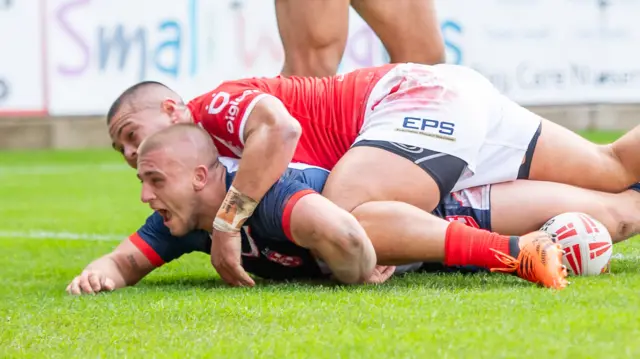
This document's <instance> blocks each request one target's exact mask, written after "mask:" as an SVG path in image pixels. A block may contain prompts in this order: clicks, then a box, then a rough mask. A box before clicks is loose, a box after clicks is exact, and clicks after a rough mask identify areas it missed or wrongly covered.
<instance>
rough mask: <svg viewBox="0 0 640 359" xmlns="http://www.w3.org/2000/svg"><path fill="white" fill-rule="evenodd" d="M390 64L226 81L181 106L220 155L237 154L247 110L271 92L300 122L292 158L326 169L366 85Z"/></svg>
mask: <svg viewBox="0 0 640 359" xmlns="http://www.w3.org/2000/svg"><path fill="white" fill-rule="evenodd" d="M394 66H395V65H384V66H379V67H371V68H363V69H359V70H356V71H353V72H350V73H347V74H343V75H337V76H333V77H324V78H306V77H289V78H285V77H281V76H278V77H275V78H251V79H242V80H236V81H227V82H224V83H222V84H221V85H220V86H218V87H217V88H216V89H214V90H213V91H211V92H209V93H206V94H204V95H202V96H199V97H197V98H195V99H193V100H192V101H191V102H189V104H188V105H187V106H188V108H189V110H190V111H191V113H192V114H193V118H194V121H195V123H196V124H200V125H201V126H202V127H203V128H204V129H205V130H207V131H208V132H209V134H210V135H211V137H212V138H213V139H214V143H215V144H216V147H217V148H218V150H219V152H220V154H221V155H222V156H228V157H233V158H240V157H242V150H243V149H244V137H243V133H244V128H245V125H246V121H247V119H248V117H249V114H250V113H251V111H252V109H253V108H254V106H255V105H256V103H257V102H258V101H259V100H260V99H262V98H264V97H265V96H273V97H275V98H277V99H279V100H280V101H282V103H283V104H284V106H285V107H286V109H287V110H288V111H289V113H291V115H292V116H293V117H294V118H295V119H297V120H298V122H300V125H301V127H302V136H301V138H300V142H299V144H298V147H297V149H296V152H295V155H294V157H293V162H303V163H307V164H310V165H314V166H319V167H322V168H325V169H329V170H330V169H332V168H333V166H334V165H335V164H336V162H338V160H339V159H340V158H341V157H342V156H343V155H344V154H345V152H347V150H348V149H349V147H350V146H351V145H352V144H353V142H354V141H355V139H356V137H357V136H358V133H359V131H360V128H361V127H362V123H363V121H364V113H365V107H366V104H367V99H368V96H369V94H370V92H371V90H372V88H373V87H374V85H375V84H376V82H377V81H378V80H379V79H380V78H381V77H382V76H384V75H385V74H386V73H387V72H389V71H390V70H391V69H392V68H393V67H394Z"/></svg>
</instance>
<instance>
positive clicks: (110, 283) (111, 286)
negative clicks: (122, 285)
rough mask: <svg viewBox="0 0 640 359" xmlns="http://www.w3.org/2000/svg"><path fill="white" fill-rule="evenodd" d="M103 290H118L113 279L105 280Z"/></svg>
mask: <svg viewBox="0 0 640 359" xmlns="http://www.w3.org/2000/svg"><path fill="white" fill-rule="evenodd" d="M102 288H103V289H104V290H108V291H112V290H114V289H116V283H115V282H114V281H113V279H111V278H105V279H104V282H103V283H102Z"/></svg>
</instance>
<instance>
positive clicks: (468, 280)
mask: <svg viewBox="0 0 640 359" xmlns="http://www.w3.org/2000/svg"><path fill="white" fill-rule="evenodd" d="M255 281H256V288H258V289H260V290H266V291H270V290H303V291H317V290H337V291H354V292H369V291H382V292H393V291H397V290H403V291H404V290H407V289H414V288H420V289H433V290H438V291H443V290H444V291H460V290H473V291H480V292H482V291H489V290H495V289H508V288H524V287H530V286H532V285H533V284H531V283H529V282H526V281H524V280H521V279H519V278H517V277H515V276H512V275H504V274H496V273H487V272H479V273H472V272H451V271H444V272H441V271H436V272H419V273H408V274H400V275H396V276H394V277H392V278H391V279H390V280H388V281H387V282H386V283H383V284H379V285H372V284H370V285H343V284H340V283H337V282H334V281H331V280H315V279H314V280H290V281H277V280H266V279H260V278H255ZM136 287H138V288H147V289H163V290H165V289H166V290H172V291H175V290H178V291H180V290H193V289H205V290H208V289H213V290H216V289H220V290H233V289H235V288H231V287H229V286H228V285H227V284H226V283H224V282H223V281H222V279H220V278H219V277H217V276H216V277H214V276H206V275H196V276H189V277H178V276H162V277H154V278H148V279H146V280H144V281H143V282H141V283H139V284H138V285H137V286H136Z"/></svg>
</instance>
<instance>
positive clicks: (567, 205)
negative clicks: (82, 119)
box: [67, 136, 640, 294]
mask: <svg viewBox="0 0 640 359" xmlns="http://www.w3.org/2000/svg"><path fill="white" fill-rule="evenodd" d="M182 137H184V138H186V137H187V136H182ZM205 139H206V140H207V141H210V140H209V139H208V138H206V137H205ZM162 142H163V143H170V142H171V141H167V140H162ZM209 146H212V144H211V143H210V142H209ZM179 152H181V153H182V154H183V155H186V156H187V158H195V157H198V155H197V153H210V151H207V150H203V149H199V150H198V151H196V153H194V152H190V151H189V149H186V148H184V147H182V148H181V149H180V150H179ZM211 152H215V150H213V151H211ZM173 156H176V154H175V153H174V154H173ZM221 161H223V162H224V163H225V167H226V169H225V170H224V172H225V173H224V177H226V180H225V182H226V183H225V186H227V187H228V186H229V184H230V182H231V178H232V176H233V174H234V173H235V170H236V168H237V162H235V163H234V162H230V161H233V160H226V161H225V159H221ZM174 162H175V161H174ZM205 162H206V161H205ZM141 171H143V175H144V170H143V169H142V168H141ZM174 171H175V169H174ZM181 173H185V172H184V171H181ZM186 173H188V171H187V172H186ZM164 174H165V176H166V179H164V181H165V183H161V184H154V179H151V180H150V182H151V184H152V186H162V187H166V188H167V190H166V191H169V192H166V191H165V192H166V193H171V190H172V189H173V190H175V188H176V187H175V184H172V182H173V183H175V182H176V181H177V179H176V177H174V175H173V174H171V173H170V171H165V172H164ZM327 175H328V173H327V171H325V170H322V169H319V168H317V167H311V166H307V165H303V164H297V165H291V166H290V168H289V170H288V171H287V173H286V174H285V176H283V178H282V179H281V180H280V181H278V183H277V184H276V185H274V186H273V187H272V188H271V189H270V191H269V192H268V194H267V196H266V197H265V199H264V200H263V201H262V202H261V204H260V205H259V207H258V210H257V212H256V213H257V215H254V216H253V217H252V219H250V220H249V222H248V225H247V226H245V228H243V233H242V246H243V264H244V266H245V268H246V269H247V270H248V271H249V272H251V273H253V274H255V275H258V276H261V277H264V278H273V279H295V278H326V277H327V275H328V273H327V271H326V269H327V268H326V266H322V262H317V261H315V259H314V258H313V257H310V255H309V252H308V251H306V250H304V249H302V248H300V247H298V246H297V245H295V244H293V242H290V241H289V240H287V239H286V238H287V237H288V235H287V234H286V233H287V229H286V227H287V226H286V222H289V223H290V228H292V229H294V228H295V227H296V223H295V221H296V220H297V221H299V223H298V224H297V225H298V226H299V225H301V224H302V223H305V224H307V223H309V220H308V219H307V218H305V216H304V212H300V211H301V209H300V208H297V206H298V205H299V204H296V201H298V200H299V199H300V196H301V195H305V194H311V193H313V191H314V190H315V192H318V191H320V190H321V189H322V186H323V183H324V180H325V179H326V177H327ZM187 176H188V175H187ZM158 180H159V179H158V178H157V177H156V178H155V181H158ZM493 188H494V189H493V192H492V193H491V201H490V198H489V195H490V188H489V186H484V187H479V188H475V189H471V190H463V191H460V192H457V193H454V194H452V195H450V196H448V197H447V198H446V200H445V202H444V203H443V204H442V205H441V206H439V208H438V209H437V211H436V212H435V213H436V214H437V215H439V216H442V217H446V218H447V219H448V220H452V221H460V220H463V221H465V223H467V224H468V225H470V226H474V227H481V228H484V229H491V227H493V228H496V229H504V230H507V229H509V230H512V231H513V232H512V233H520V232H522V233H524V232H525V231H528V230H529V228H534V229H536V228H539V227H540V226H541V225H542V223H544V221H546V220H547V219H548V218H550V217H551V216H554V215H556V214H559V213H561V212H563V211H574V210H580V211H583V210H584V211H586V212H587V213H589V214H591V215H593V216H595V217H596V218H598V219H600V220H601V221H603V223H605V225H606V226H607V227H608V228H609V229H610V231H611V232H612V235H613V236H614V241H619V240H621V239H623V238H626V237H628V236H631V235H632V234H633V231H637V230H638V228H639V227H638V226H637V225H636V226H635V227H633V226H627V228H626V229H624V228H621V227H620V224H622V223H629V224H633V223H632V222H631V221H633V220H635V221H638V218H640V216H639V215H638V213H637V212H638V211H640V209H639V207H638V203H639V202H640V195H639V194H637V193H634V194H624V195H622V194H619V195H612V194H604V193H597V192H593V191H587V190H582V189H576V188H573V187H571V186H565V185H560V184H554V183H543V182H530V181H517V182H514V183H508V184H500V185H495V186H493ZM541 189H543V191H540V190H541ZM554 189H555V191H554ZM531 190H533V191H536V190H537V192H539V193H540V194H541V195H539V196H536V197H532V196H527V194H528V193H531V192H530V191H531ZM179 193H180V194H182V192H179ZM219 193H220V195H219V196H218V199H217V204H213V206H214V207H215V206H216V205H219V203H220V201H221V198H222V194H223V193H224V191H219ZM523 194H524V195H523ZM560 194H561V195H560ZM174 195H175V194H174ZM634 195H635V197H634ZM143 196H147V197H146V198H147V199H148V198H149V197H148V196H149V194H146V195H144V194H143ZM184 196H185V195H184V194H183V195H182V196H181V197H180V198H185V197H184ZM307 198H310V197H307ZM550 198H553V199H554V202H553V203H549V202H550V201H548V199H550ZM164 200H165V201H166V197H165V199H164ZM212 202H214V201H212ZM514 202H515V203H519V204H521V205H523V207H524V208H527V209H528V211H523V212H522V213H519V212H517V211H513V207H512V206H509V205H505V204H513V203H514ZM491 203H493V207H494V209H493V211H494V215H493V216H492V215H491V213H490V208H491V206H490V204H491ZM554 203H556V204H559V205H554ZM301 204H302V205H303V206H312V207H313V204H309V203H306V204H305V203H304V202H301ZM174 208H175V207H174ZM318 210H319V208H312V209H311V210H310V211H309V212H308V213H315V212H317V211H318ZM302 211H304V209H302ZM554 211H555V212H554ZM159 212H160V213H162V215H161V214H160V213H158V212H156V213H154V214H153V215H152V216H151V217H150V218H149V219H148V220H147V223H146V224H145V225H144V226H143V227H142V228H140V229H139V230H138V231H137V232H136V233H134V234H133V235H132V236H131V237H130V238H129V239H127V240H125V241H124V242H123V243H122V244H121V245H120V246H119V247H118V248H116V250H114V252H112V253H110V254H108V255H106V256H104V257H102V258H100V259H98V260H96V261H94V262H93V263H92V264H90V265H89V266H88V267H87V268H86V270H85V271H84V272H83V273H82V274H81V275H80V276H78V277H77V278H76V279H74V281H73V282H72V283H71V284H70V285H69V287H68V288H67V289H68V290H69V291H70V292H72V293H75V294H79V293H81V292H92V291H100V290H101V289H113V288H115V287H116V284H117V287H122V286H124V285H127V284H129V285H131V284H133V283H135V282H137V281H138V280H139V279H141V278H142V277H143V276H144V275H146V274H147V273H149V272H150V271H151V270H153V269H154V268H156V267H158V266H160V265H162V264H163V263H165V262H168V261H171V260H173V259H175V258H177V257H179V256H181V255H182V254H184V253H189V252H192V251H201V252H208V250H209V248H210V239H209V236H208V233H207V232H206V231H202V230H195V231H192V232H190V233H189V234H186V235H185V236H183V237H182V238H176V236H173V235H171V233H170V231H171V230H170V229H169V228H168V227H167V226H165V224H164V221H165V220H164V218H168V219H169V222H171V220H172V217H173V215H172V214H170V212H169V210H167V209H161V210H159ZM209 212H211V213H214V212H215V209H213V210H210V211H209ZM338 212H339V210H338ZM323 214H324V216H326V219H325V221H326V220H332V219H334V218H335V217H332V216H331V213H330V211H325V212H323ZM495 214H500V215H501V217H499V218H497V217H496V215H495ZM178 218H180V217H179V216H178ZM182 218H183V217H182ZM209 218H212V215H211V214H210V215H209ZM427 218H429V217H427ZM363 219H364V220H366V216H364V217H363ZM313 220H317V218H316V219H313ZM313 220H312V221H313ZM419 220H421V219H420V218H418V221H419ZM204 222H205V223H207V220H204ZM417 223H418V222H416V223H409V224H408V225H409V226H412V225H415V224H417ZM178 224H179V223H178ZM175 225H176V222H174V223H173V227H174V229H173V231H174V233H177V234H181V233H183V232H184V231H185V230H184V229H179V228H178V229H175ZM373 225H375V223H374V224H373ZM518 225H519V226H520V228H518V227H517V226H518ZM283 226H284V227H283ZM324 226H325V224H323V227H324ZM327 226H329V227H330V224H328V225H327ZM365 227H366V226H365ZM265 234H267V235H265ZM269 234H271V235H269ZM625 236H626V237H625ZM335 237H336V236H329V238H330V239H333V238H335ZM289 238H290V237H289ZM417 240H418V241H421V240H422V239H421V238H418V239H417ZM374 245H376V241H375V240H374ZM377 247H378V248H376V250H377V251H378V254H379V256H378V257H379V258H382V259H383V260H384V261H399V262H406V259H405V260H404V261H403V260H402V259H400V260H398V256H402V255H403V254H398V253H394V250H393V248H391V251H389V250H387V251H388V252H389V253H388V254H385V253H381V252H383V251H384V250H385V249H384V248H381V246H380V245H379V243H378V246H377ZM415 247H416V246H413V248H415ZM432 247H433V248H435V247H436V245H435V244H434V245H433V246H432ZM413 248H412V249H413ZM429 250H431V251H432V252H437V250H433V249H430V248H429V247H426V248H423V249H421V248H418V251H419V253H427V254H422V255H426V256H429V254H428V251H429ZM395 252H397V251H395ZM301 253H302V254H301ZM415 255H416V254H414V256H415ZM418 255H420V254H418ZM404 256H405V257H406V254H404ZM431 256H432V257H433V259H434V260H438V259H439V258H438V255H437V254H433V255H431ZM427 258H429V259H430V258H431V257H427ZM387 272H388V271H382V272H379V273H376V276H374V277H373V278H370V280H369V282H376V281H378V280H380V278H382V279H386V277H385V274H386V273H387ZM92 282H93V284H92ZM92 285H93V286H92Z"/></svg>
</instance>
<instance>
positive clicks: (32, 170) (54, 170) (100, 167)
mask: <svg viewBox="0 0 640 359" xmlns="http://www.w3.org/2000/svg"><path fill="white" fill-rule="evenodd" d="M95 171H100V172H124V171H133V169H131V168H130V167H128V166H127V165H124V164H120V163H105V164H86V165H77V164H71V165H70V164H60V165H34V166H0V176H11V175H29V174H35V175H48V174H54V175H55V174H68V173H75V172H95Z"/></svg>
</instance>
